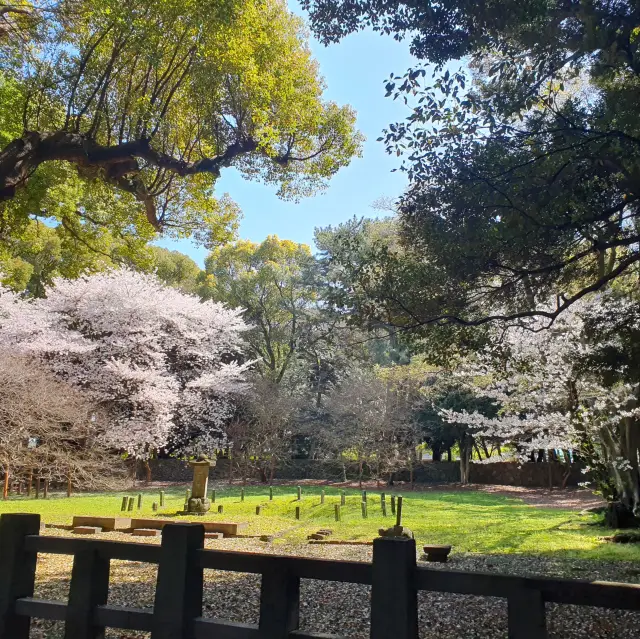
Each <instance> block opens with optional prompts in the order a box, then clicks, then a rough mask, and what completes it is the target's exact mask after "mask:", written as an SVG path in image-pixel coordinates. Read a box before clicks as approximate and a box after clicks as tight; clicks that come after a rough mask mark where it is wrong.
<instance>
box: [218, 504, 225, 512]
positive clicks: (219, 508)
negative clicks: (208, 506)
mask: <svg viewBox="0 0 640 639" xmlns="http://www.w3.org/2000/svg"><path fill="white" fill-rule="evenodd" d="M223 511H224V506H223V505H222V504H220V505H219V506H218V512H219V513H220V514H221V515H222V513H223Z"/></svg>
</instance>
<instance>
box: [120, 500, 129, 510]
mask: <svg viewBox="0 0 640 639" xmlns="http://www.w3.org/2000/svg"><path fill="white" fill-rule="evenodd" d="M128 504H129V498H128V497H123V498H122V507H121V508H120V510H121V511H125V510H126V509H127V505H128Z"/></svg>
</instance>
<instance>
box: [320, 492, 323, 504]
mask: <svg viewBox="0 0 640 639" xmlns="http://www.w3.org/2000/svg"><path fill="white" fill-rule="evenodd" d="M320 503H321V504H324V490H323V491H321V492H320Z"/></svg>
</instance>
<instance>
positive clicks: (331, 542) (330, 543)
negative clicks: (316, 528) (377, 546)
mask: <svg viewBox="0 0 640 639" xmlns="http://www.w3.org/2000/svg"><path fill="white" fill-rule="evenodd" d="M309 543H310V544H325V545H327V546H373V542H372V541H345V540H342V539H310V540H309Z"/></svg>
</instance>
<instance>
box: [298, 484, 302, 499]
mask: <svg viewBox="0 0 640 639" xmlns="http://www.w3.org/2000/svg"><path fill="white" fill-rule="evenodd" d="M301 500H302V488H300V486H298V501H301Z"/></svg>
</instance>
